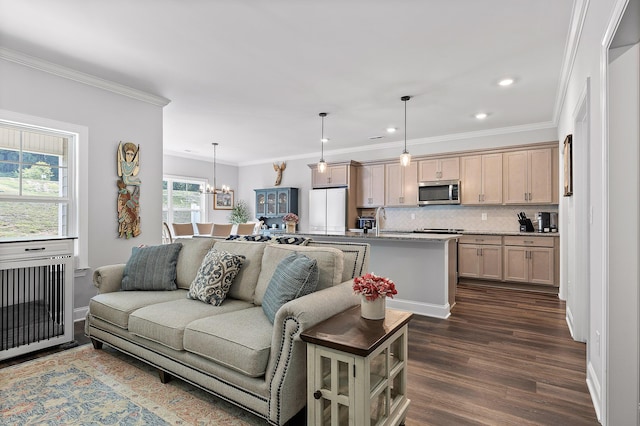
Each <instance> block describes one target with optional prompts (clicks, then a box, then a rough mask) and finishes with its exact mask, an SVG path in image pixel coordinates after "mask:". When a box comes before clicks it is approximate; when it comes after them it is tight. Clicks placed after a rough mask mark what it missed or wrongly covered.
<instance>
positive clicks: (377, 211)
mask: <svg viewBox="0 0 640 426" xmlns="http://www.w3.org/2000/svg"><path fill="white" fill-rule="evenodd" d="M381 210H382V218H383V219H384V220H387V212H386V211H385V209H384V207H382V206H380V207H378V208H377V209H376V237H377V236H378V235H380V227H381V225H382V222H380V211H381Z"/></svg>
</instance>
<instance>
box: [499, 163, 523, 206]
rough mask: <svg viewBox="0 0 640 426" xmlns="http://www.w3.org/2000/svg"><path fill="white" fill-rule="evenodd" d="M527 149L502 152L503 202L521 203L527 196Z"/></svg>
mask: <svg viewBox="0 0 640 426" xmlns="http://www.w3.org/2000/svg"><path fill="white" fill-rule="evenodd" d="M527 158H528V156H527V151H517V152H505V153H504V170H503V172H504V202H505V203H506V204H523V203H525V202H526V201H527V200H528V198H529V196H528V193H529V187H528V183H527V182H528V175H529V173H528V167H527V164H528V161H527Z"/></svg>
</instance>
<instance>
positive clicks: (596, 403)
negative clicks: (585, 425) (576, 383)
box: [587, 362, 602, 423]
mask: <svg viewBox="0 0 640 426" xmlns="http://www.w3.org/2000/svg"><path fill="white" fill-rule="evenodd" d="M587 388H588V389H589V394H590V395H591V402H593V408H594V409H595V410H596V417H597V419H598V421H599V422H600V423H602V417H601V416H602V391H601V387H600V382H599V381H598V376H597V375H596V371H595V370H594V369H593V364H591V363H590V362H589V363H588V364H587Z"/></svg>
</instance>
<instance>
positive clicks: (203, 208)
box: [162, 175, 208, 228]
mask: <svg viewBox="0 0 640 426" xmlns="http://www.w3.org/2000/svg"><path fill="white" fill-rule="evenodd" d="M162 182H163V185H164V182H167V206H166V209H165V206H164V199H163V203H162V204H163V205H162V214H163V216H164V214H165V213H166V215H167V220H166V222H167V225H169V227H170V228H171V223H172V222H174V220H173V212H174V211H194V210H193V209H187V208H179V209H177V210H176V209H175V208H173V202H172V192H173V185H172V184H173V183H174V182H180V183H190V184H197V185H199V186H200V187H203V186H206V185H207V180H206V179H203V178H199V177H194V176H177V175H163V176H162ZM163 192H164V189H163ZM163 198H164V194H163ZM207 215H208V209H207V200H206V197H205V195H204V194H202V193H201V194H200V217H201V218H202V222H206V221H207ZM192 223H193V224H194V225H195V223H196V222H192Z"/></svg>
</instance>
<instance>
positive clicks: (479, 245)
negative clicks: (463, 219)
mask: <svg viewBox="0 0 640 426" xmlns="http://www.w3.org/2000/svg"><path fill="white" fill-rule="evenodd" d="M458 276H459V277H465V278H477V279H483V280H494V281H496V280H497V281H500V280H502V237H500V236H485V235H465V236H463V237H461V238H460V241H459V243H458Z"/></svg>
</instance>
